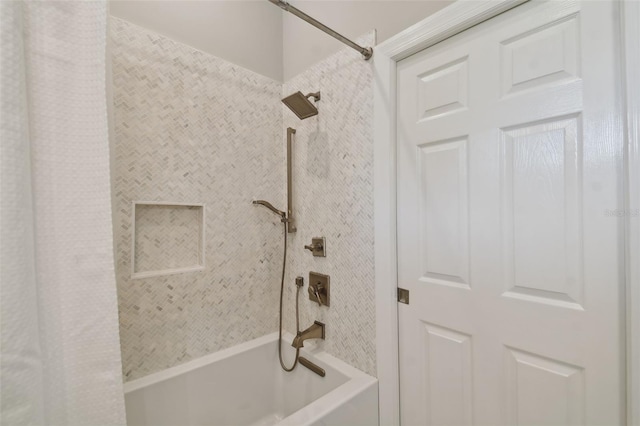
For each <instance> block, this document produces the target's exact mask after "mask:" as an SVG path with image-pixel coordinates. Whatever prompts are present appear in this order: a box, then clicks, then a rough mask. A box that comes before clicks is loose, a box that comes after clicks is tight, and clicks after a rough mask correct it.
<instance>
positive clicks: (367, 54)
mask: <svg viewBox="0 0 640 426" xmlns="http://www.w3.org/2000/svg"><path fill="white" fill-rule="evenodd" d="M269 1H270V2H271V3H273V4H275V5H276V6H278V7H280V8H281V9H282V10H285V11H287V12H289V13H292V14H294V15H296V16H297V17H298V18H300V19H302V20H303V21H305V22H308V23H309V24H311V25H313V26H314V27H316V28H318V29H319V30H321V31H324V32H325V33H327V34H329V35H330V36H331V37H333V38H336V39H338V40H340V41H341V42H343V43H344V44H346V45H347V46H349V47H351V48H352V49H355V50H357V51H358V52H360V54H361V55H362V57H363V58H364V59H365V60H369V59H370V58H371V55H373V49H372V48H370V47H362V46H360V45H359V44H356V43H354V42H352V41H351V40H349V39H348V38H346V37H345V36H343V35H342V34H339V33H337V32H335V31H333V30H332V29H331V28H329V27H327V26H326V25H324V24H323V23H321V22H319V21H316V20H315V19H313V18H312V17H311V16H309V15H307V14H306V13H304V12H303V11H301V10H300V9H297V8H295V7H293V6H291V5H290V4H289V3H287V2H286V1H284V0H269Z"/></svg>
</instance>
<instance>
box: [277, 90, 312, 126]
mask: <svg viewBox="0 0 640 426" xmlns="http://www.w3.org/2000/svg"><path fill="white" fill-rule="evenodd" d="M310 97H313V100H314V102H318V101H319V100H320V92H315V93H309V94H308V95H306V96H305V95H303V94H302V92H300V91H298V92H296V93H294V94H293V95H289V96H287V97H286V98H284V99H283V100H282V103H283V104H285V105H286V106H287V107H289V109H290V110H291V111H293V113H294V114H295V115H297V116H298V118H299V119H300V120H304V119H305V118H309V117H313V116H314V115H318V108H316V106H315V105H314V104H312V103H311V101H309V98H310ZM294 133H295V131H294Z"/></svg>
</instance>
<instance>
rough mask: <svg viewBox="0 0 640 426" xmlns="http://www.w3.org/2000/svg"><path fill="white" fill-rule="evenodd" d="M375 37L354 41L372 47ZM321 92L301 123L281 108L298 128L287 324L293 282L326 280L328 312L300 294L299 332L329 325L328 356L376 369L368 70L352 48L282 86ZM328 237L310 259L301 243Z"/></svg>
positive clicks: (368, 65)
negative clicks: (313, 277)
mask: <svg viewBox="0 0 640 426" xmlns="http://www.w3.org/2000/svg"><path fill="white" fill-rule="evenodd" d="M374 40H375V34H374V33H373V32H371V33H370V34H368V35H366V36H363V37H361V38H360V39H359V43H361V44H362V45H365V46H371V45H373V44H374ZM298 90H300V91H301V92H303V93H305V94H306V93H309V92H315V91H317V90H320V91H321V96H322V99H321V100H320V102H318V103H317V104H316V105H317V106H318V109H319V111H320V113H319V114H318V115H317V116H315V117H311V118H308V119H306V120H304V121H300V120H298V119H297V118H296V117H295V115H293V114H292V113H291V112H290V111H289V110H288V109H287V108H286V107H283V119H284V129H286V127H288V126H291V127H294V128H296V129H297V133H296V140H295V157H294V164H295V173H294V176H295V179H294V182H295V183H294V194H295V205H296V209H297V215H296V217H297V224H298V232H297V233H296V234H290V235H292V236H291V237H290V240H289V243H290V246H289V247H290V257H289V262H288V265H287V268H288V274H287V282H286V287H287V299H286V300H287V301H286V305H285V306H286V308H285V311H286V312H287V316H286V319H287V321H286V326H287V329H288V330H289V331H291V332H293V331H295V323H294V317H293V312H294V308H293V306H294V295H295V290H294V289H295V286H294V284H293V282H294V278H295V277H296V276H298V275H301V276H303V277H304V278H305V283H306V284H308V283H307V281H308V276H309V271H316V272H320V273H323V274H329V275H330V276H331V307H329V308H327V307H322V308H320V307H318V306H317V304H316V303H315V302H312V301H310V300H308V295H307V292H306V288H307V286H306V285H305V291H303V292H301V295H300V327H301V328H305V327H307V326H309V325H311V324H312V323H313V321H314V320H319V321H322V322H324V323H325V324H326V327H327V328H326V333H327V336H326V341H324V342H322V343H321V345H323V346H324V348H325V349H326V350H327V351H328V352H329V353H331V354H332V355H334V356H336V357H337V358H340V359H342V360H344V361H346V362H348V363H349V364H351V365H353V366H355V367H357V368H359V369H361V370H363V371H365V372H367V373H369V374H371V375H374V376H375V375H376V372H375V365H376V364H375V359H376V354H375V300H374V292H375V288H374V249H373V134H372V128H373V72H372V65H371V63H370V62H366V61H363V60H362V58H361V57H360V56H359V55H358V54H357V53H354V52H353V50H351V49H349V48H344V49H342V50H341V51H339V52H338V53H336V54H335V55H333V56H331V57H329V58H327V59H325V60H323V61H321V62H320V63H318V64H316V65H315V66H313V67H311V68H310V69H308V70H307V71H305V72H303V73H302V74H300V75H298V76H296V77H294V78H293V79H292V80H291V81H289V82H286V83H285V84H284V87H283V96H286V95H289V94H291V93H294V92H296V91H298ZM316 236H318V237H320V236H324V237H326V238H327V257H326V258H321V257H313V256H312V255H311V253H310V252H309V251H308V250H305V249H304V245H305V244H310V243H311V238H312V237H316Z"/></svg>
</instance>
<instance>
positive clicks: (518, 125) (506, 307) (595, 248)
mask: <svg viewBox="0 0 640 426" xmlns="http://www.w3.org/2000/svg"><path fill="white" fill-rule="evenodd" d="M617 13H618V10H617V5H616V3H614V2H604V1H588V2H572V1H563V2H555V1H553V2H530V3H526V4H524V5H522V6H520V7H517V8H516V9H513V10H511V11H509V12H507V13H504V14H502V15H500V16H498V17H496V18H494V19H492V20H490V21H487V22H485V23H483V24H481V25H478V26H476V27H473V28H471V29H470V30H467V31H465V32H463V33H461V34H458V35H456V36H455V37H452V38H450V39H448V40H446V41H444V42H442V43H439V44H438V45H436V46H433V47H431V48H429V49H426V50H424V51H422V52H419V53H417V54H415V55H413V56H411V57H410V58H407V59H405V60H403V61H401V62H400V63H398V72H397V79H398V81H397V87H398V102H397V107H398V111H397V113H398V115H397V117H398V130H397V132H398V134H397V140H398V148H397V155H398V188H397V194H398V195H397V196H398V212H397V217H398V275H399V276H398V280H399V281H398V285H399V286H400V287H402V288H405V289H408V290H409V291H410V304H409V305H404V304H400V305H399V324H400V377H401V384H400V405H401V421H402V424H403V425H466V424H487V425H489V424H490V425H498V424H522V425H574V424H575V425H579V424H593V425H596V424H597V425H616V424H623V423H624V397H625V394H624V386H625V381H624V374H625V372H624V351H623V331H624V330H623V328H622V324H623V314H624V312H623V307H622V302H621V301H622V298H623V293H622V289H623V276H622V271H623V229H622V228H621V222H620V221H619V219H616V218H613V217H608V216H607V215H606V211H607V210H608V209H615V208H617V207H618V206H621V205H622V202H621V201H622V194H623V192H622V190H623V187H622V182H623V180H622V166H623V164H622V149H623V138H622V133H621V123H620V120H621V115H620V109H619V108H620V107H619V100H620V88H619V85H618V69H619V64H618V56H617V49H618V45H617V35H616V34H617V27H616V23H617V18H616V16H617Z"/></svg>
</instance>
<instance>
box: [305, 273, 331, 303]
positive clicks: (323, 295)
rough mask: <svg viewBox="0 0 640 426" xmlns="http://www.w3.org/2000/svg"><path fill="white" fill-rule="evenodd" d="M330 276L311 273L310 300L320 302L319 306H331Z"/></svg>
mask: <svg viewBox="0 0 640 426" xmlns="http://www.w3.org/2000/svg"><path fill="white" fill-rule="evenodd" d="M330 282H331V281H330V277H329V275H324V274H319V273H317V272H309V288H308V290H307V291H308V292H309V300H313V301H314V302H318V306H323V305H324V306H327V307H328V306H329V289H330Z"/></svg>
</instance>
